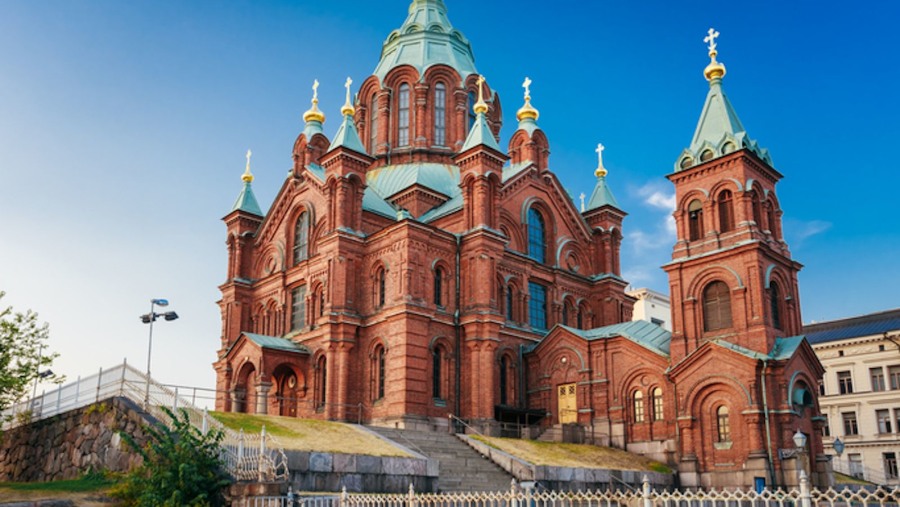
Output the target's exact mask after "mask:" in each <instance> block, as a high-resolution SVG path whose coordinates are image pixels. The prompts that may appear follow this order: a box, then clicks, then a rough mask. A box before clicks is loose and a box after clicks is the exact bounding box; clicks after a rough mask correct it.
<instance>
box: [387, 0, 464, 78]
mask: <svg viewBox="0 0 900 507" xmlns="http://www.w3.org/2000/svg"><path fill="white" fill-rule="evenodd" d="M437 64H444V65H449V66H450V67H452V68H453V69H456V71H457V72H459V76H460V79H461V80H462V81H465V79H466V77H468V76H469V75H470V74H475V73H476V70H475V56H474V55H473V54H472V46H471V45H470V44H469V41H468V40H467V39H466V38H465V37H464V36H463V34H462V33H460V32H459V31H458V30H456V29H454V28H453V25H451V24H450V20H449V19H448V18H447V7H446V6H445V5H444V2H443V1H442V0H413V2H412V4H411V5H410V6H409V15H408V16H407V17H406V21H404V22H403V25H402V26H401V27H400V28H398V29H397V30H394V31H393V32H391V34H390V35H388V38H387V40H385V41H384V46H382V48H381V60H380V61H379V62H378V66H377V67H375V72H374V74H375V75H376V76H378V80H379V81H381V82H384V77H385V76H386V75H387V73H388V72H389V71H390V70H391V69H393V68H395V67H398V66H400V65H411V66H413V67H415V68H416V70H418V71H419V76H424V75H425V70H426V69H427V68H428V67H431V66H432V65H437Z"/></svg>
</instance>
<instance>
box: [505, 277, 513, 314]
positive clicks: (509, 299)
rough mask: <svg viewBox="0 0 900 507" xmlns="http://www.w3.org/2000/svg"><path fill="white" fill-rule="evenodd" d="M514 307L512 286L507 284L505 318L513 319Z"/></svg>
mask: <svg viewBox="0 0 900 507" xmlns="http://www.w3.org/2000/svg"><path fill="white" fill-rule="evenodd" d="M514 307H515V297H514V296H513V286H512V284H509V285H507V286H506V320H508V321H513V320H515V319H513V315H514V312H513V308H514Z"/></svg>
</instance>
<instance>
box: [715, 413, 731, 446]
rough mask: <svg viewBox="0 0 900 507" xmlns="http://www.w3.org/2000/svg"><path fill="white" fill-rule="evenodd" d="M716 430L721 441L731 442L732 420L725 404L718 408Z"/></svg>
mask: <svg viewBox="0 0 900 507" xmlns="http://www.w3.org/2000/svg"><path fill="white" fill-rule="evenodd" d="M716 430H717V431H716V433H717V436H718V438H719V442H731V421H730V420H729V418H728V407H726V406H725V405H722V406H721V407H719V408H718V409H716Z"/></svg>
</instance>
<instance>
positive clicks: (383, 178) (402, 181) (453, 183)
mask: <svg viewBox="0 0 900 507" xmlns="http://www.w3.org/2000/svg"><path fill="white" fill-rule="evenodd" d="M366 185H367V186H368V187H370V188H374V189H375V190H376V191H377V192H378V193H379V194H380V195H382V196H384V197H386V198H387V197H391V196H393V195H394V194H396V193H397V192H400V191H402V190H405V189H407V188H409V187H411V186H413V185H421V186H423V187H427V188H429V189H431V190H434V191H435V192H438V193H440V194H443V195H445V196H447V197H453V196H454V195H456V194H459V193H460V192H461V191H460V189H459V167H457V166H455V165H452V164H436V163H431V162H413V163H411V164H395V165H388V166H384V167H379V168H377V169H372V170H371V171H368V172H366Z"/></svg>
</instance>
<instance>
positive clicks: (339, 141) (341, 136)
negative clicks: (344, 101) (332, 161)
mask: <svg viewBox="0 0 900 507" xmlns="http://www.w3.org/2000/svg"><path fill="white" fill-rule="evenodd" d="M338 146H343V147H344V148H349V149H351V150H353V151H355V152H357V153H368V152H366V148H365V146H363V143H362V141H360V140H359V133H357V132H356V126H355V125H353V117H352V116H350V115H349V114H345V115H344V121H342V122H341V126H340V127H338V131H337V134H335V135H334V139H332V140H331V146H329V147H328V151H331V150H333V149H335V148H337V147H338Z"/></svg>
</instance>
